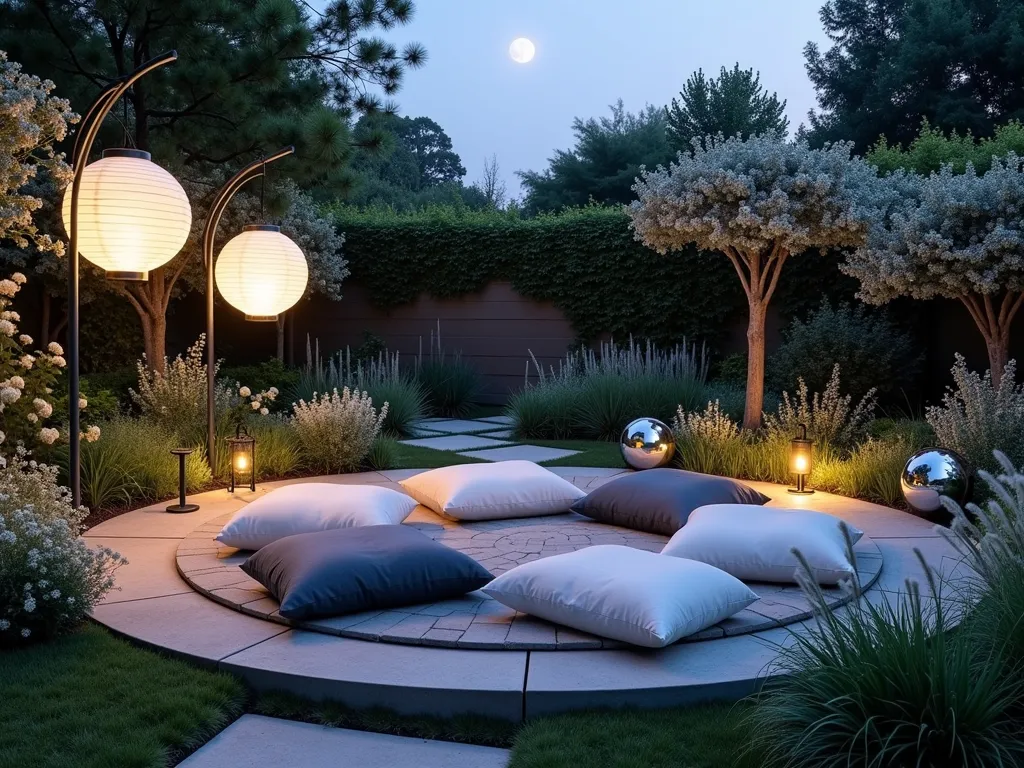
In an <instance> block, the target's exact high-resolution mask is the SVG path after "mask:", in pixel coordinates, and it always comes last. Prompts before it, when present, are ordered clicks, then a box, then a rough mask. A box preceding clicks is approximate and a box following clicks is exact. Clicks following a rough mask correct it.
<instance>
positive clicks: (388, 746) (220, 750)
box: [180, 715, 509, 768]
mask: <svg viewBox="0 0 1024 768" xmlns="http://www.w3.org/2000/svg"><path fill="white" fill-rule="evenodd" d="M508 758H509V753H508V750H504V749H496V748H494V747H479V746H476V745H473V744H456V743H454V742H446V741H430V740H428V739H411V738H409V737H407V736H392V735H390V734H385V733H365V732H363V731H352V730H348V729H347V728H330V727H328V726H325V725H313V724H312V723H297V722H293V721H291V720H278V719H277V718H273V717H263V716H262V715H242V716H241V717H240V718H238V720H236V721H235V722H233V723H232V724H231V725H229V726H228V727H227V728H225V729H224V730H223V731H221V732H220V733H219V734H217V735H216V736H215V737H214V738H213V740H212V741H210V742H209V743H208V744H207V745H206V746H204V747H202V748H201V749H200V750H199V751H198V752H196V753H195V754H193V755H191V756H190V757H189V758H188V759H187V760H185V761H184V762H183V763H181V764H180V765H181V766H182V768H262V766H268V765H294V766H314V765H340V766H345V765H350V766H359V767H360V768H392V767H393V766H399V765H411V766H416V767H417V768H504V766H505V765H507V764H508Z"/></svg>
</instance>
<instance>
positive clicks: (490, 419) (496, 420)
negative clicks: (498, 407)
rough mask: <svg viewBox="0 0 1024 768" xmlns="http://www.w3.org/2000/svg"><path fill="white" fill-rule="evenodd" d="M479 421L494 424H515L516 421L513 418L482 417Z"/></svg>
mask: <svg viewBox="0 0 1024 768" xmlns="http://www.w3.org/2000/svg"><path fill="white" fill-rule="evenodd" d="M477 421H484V422H490V423H493V424H506V425H512V424H515V419H513V418H512V417H511V416H481V417H480V418H479V419H477Z"/></svg>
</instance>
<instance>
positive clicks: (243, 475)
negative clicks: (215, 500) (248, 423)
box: [228, 425, 256, 493]
mask: <svg viewBox="0 0 1024 768" xmlns="http://www.w3.org/2000/svg"><path fill="white" fill-rule="evenodd" d="M228 453H229V455H230V456H231V485H230V486H228V492H229V493H234V492H235V488H237V487H238V486H239V485H248V486H249V490H250V491H255V490H256V438H255V437H253V436H252V435H250V434H249V431H248V430H247V429H246V428H245V427H243V426H242V425H238V427H236V428H235V436H234V437H229V438H228Z"/></svg>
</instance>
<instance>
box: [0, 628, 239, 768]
mask: <svg viewBox="0 0 1024 768" xmlns="http://www.w3.org/2000/svg"><path fill="white" fill-rule="evenodd" d="M244 703H245V688H244V687H243V686H242V684H241V683H239V682H238V681H237V680H235V679H234V678H233V677H230V676H228V675H225V674H218V673H214V672H209V671H207V670H202V669H197V668H195V667H192V666H190V665H189V664H186V663H184V662H181V661H175V660H172V659H168V658H165V657H163V656H159V655H157V654H155V653H151V652H149V651H145V650H142V649H139V648H135V647H133V646H131V645H129V644H128V643H126V642H124V641H122V640H119V639H117V638H115V637H113V636H112V635H110V634H109V633H108V632H106V631H105V630H103V629H100V628H99V627H96V626H86V627H84V628H83V629H81V630H80V631H78V632H75V633H74V634H71V635H67V636H65V637H61V638H59V639H57V640H55V641H53V642H51V643H45V644H43V645H38V646H32V647H29V648H25V649H20V650H15V651H5V652H0V723H3V725H2V727H0V767H2V768H27V766H33V767H34V768H58V767H59V768H65V767H66V768H93V767H95V768H136V767H138V768H149V767H150V766H163V765H167V764H170V763H171V762H172V761H177V759H178V758H179V757H181V756H182V755H183V754H184V753H188V752H190V751H192V750H193V749H194V748H195V747H196V746H198V745H199V744H202V743H203V742H205V741H206V740H207V739H208V738H210V736H212V735H213V734H214V733H216V732H217V731H219V730H221V729H222V728H224V727H225V726H226V725H227V724H228V723H229V722H231V721H232V720H233V719H234V718H235V717H236V716H237V715H238V714H239V713H240V712H241V711H242V708H243V706H244Z"/></svg>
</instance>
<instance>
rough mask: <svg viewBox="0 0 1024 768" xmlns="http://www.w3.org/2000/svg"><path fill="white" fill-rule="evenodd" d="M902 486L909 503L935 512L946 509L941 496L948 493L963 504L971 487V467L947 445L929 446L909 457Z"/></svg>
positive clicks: (924, 511)
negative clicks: (948, 448)
mask: <svg viewBox="0 0 1024 768" xmlns="http://www.w3.org/2000/svg"><path fill="white" fill-rule="evenodd" d="M900 488H901V489H902V491H903V499H904V501H906V502H907V506H909V507H910V508H911V509H913V510H914V511H915V512H917V513H919V514H922V515H928V516H932V515H934V514H935V513H936V512H938V511H939V510H941V509H942V503H941V502H940V501H939V497H940V496H948V497H949V498H951V499H952V500H953V501H955V502H956V503H957V504H959V505H960V506H961V507H962V506H963V505H964V504H966V503H967V501H968V497H969V495H970V490H971V471H970V468H969V467H968V466H967V463H966V462H965V461H964V459H963V458H962V457H960V456H959V455H958V454H956V453H954V452H953V451H947V450H945V449H943V448H925V449H924V450H921V451H918V452H917V453H915V454H914V455H913V456H911V457H910V459H909V460H908V461H907V465H906V467H904V469H903V473H902V474H901V475H900Z"/></svg>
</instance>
